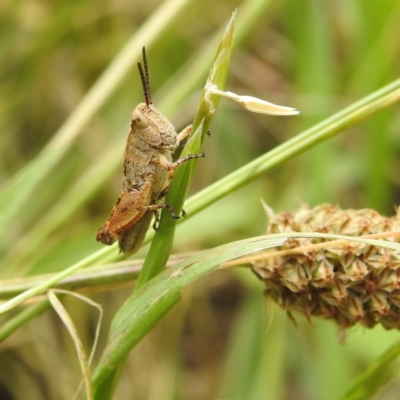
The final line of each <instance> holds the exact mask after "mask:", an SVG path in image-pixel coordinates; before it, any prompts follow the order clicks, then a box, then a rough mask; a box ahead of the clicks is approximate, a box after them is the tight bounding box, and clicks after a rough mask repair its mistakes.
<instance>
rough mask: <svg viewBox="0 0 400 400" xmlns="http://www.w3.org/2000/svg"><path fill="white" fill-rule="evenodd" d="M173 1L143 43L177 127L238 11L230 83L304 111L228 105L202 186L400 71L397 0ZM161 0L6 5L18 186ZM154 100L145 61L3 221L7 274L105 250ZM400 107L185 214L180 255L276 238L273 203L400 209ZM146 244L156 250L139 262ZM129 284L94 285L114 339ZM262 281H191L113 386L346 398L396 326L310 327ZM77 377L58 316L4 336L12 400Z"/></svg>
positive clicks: (156, 91)
mask: <svg viewBox="0 0 400 400" xmlns="http://www.w3.org/2000/svg"><path fill="white" fill-rule="evenodd" d="M170 3H171V9H172V7H173V4H176V3H182V4H183V3H185V4H184V6H183V7H182V9H181V11H180V12H179V13H177V14H176V15H174V16H173V18H172V19H171V22H169V23H168V25H167V26H166V28H165V29H164V31H163V32H162V34H159V35H158V36H156V38H155V39H154V41H151V43H140V45H139V46H138V54H139V52H140V47H141V46H142V45H146V46H147V52H148V61H149V68H150V79H151V85H152V92H153V100H154V103H155V105H156V107H158V108H159V109H160V111H161V112H163V113H164V114H165V115H166V116H167V117H168V118H169V119H170V120H171V121H172V122H173V124H174V125H175V126H176V127H177V129H181V128H183V127H184V126H186V125H187V124H189V123H190V122H191V120H192V118H193V114H194V111H195V110H196V106H197V102H198V98H199V95H200V93H201V90H202V88H203V86H204V80H205V78H206V76H207V67H206V68H205V69H204V73H202V72H200V74H199V75H197V72H196V71H197V70H198V69H200V70H201V67H202V66H203V65H204V63H206V65H208V68H209V67H210V65H211V61H204V59H203V58H201V57H200V55H201V52H202V51H204V52H205V54H208V56H209V57H210V60H212V57H213V56H214V54H215V51H216V45H215V46H214V47H211V48H210V49H207V46H211V45H212V44H213V42H212V38H213V36H214V35H216V37H217V38H218V37H219V35H220V34H218V32H220V30H221V29H223V28H224V27H225V25H226V23H227V21H228V20H229V18H230V16H231V13H232V12H233V11H234V10H235V8H238V25H240V26H241V27H242V28H240V29H238V35H237V40H236V45H235V49H234V52H233V55H232V62H231V71H230V78H229V80H228V84H227V87H226V90H229V91H232V92H235V93H238V94H248V95H253V96H256V97H259V98H262V99H265V100H268V101H271V102H274V103H277V104H281V105H287V106H292V107H296V108H297V109H299V110H300V111H301V114H300V116H298V117H289V118H284V117H270V116H265V115H256V114H251V113H249V112H247V111H246V110H244V109H242V108H240V107H239V106H238V105H237V104H235V103H232V102H230V101H229V100H226V99H223V100H222V101H221V103H220V106H219V109H218V112H217V113H216V115H215V117H214V120H213V124H212V126H211V134H212V135H211V138H208V139H207V141H206V145H205V149H204V150H205V152H206V159H205V160H201V161H200V162H199V164H198V170H197V172H196V177H195V180H194V184H193V186H192V192H193V193H195V192H197V191H199V190H201V189H202V188H204V187H207V186H208V185H209V184H211V183H213V182H215V181H216V180H218V179H219V178H221V177H223V176H225V175H227V174H228V173H230V172H232V171H234V170H236V169H237V168H239V167H240V166H242V165H244V164H246V163H247V162H250V161H251V160H253V159H254V158H256V157H258V156H259V155H261V154H263V153H265V152H267V151H268V150H270V149H272V148H274V147H275V146H277V145H278V144H279V143H282V142H284V141H285V140H286V139H288V138H290V137H293V136H295V135H296V134H298V133H299V132H301V131H302V130H304V129H306V128H308V127H310V126H312V125H314V124H315V123H317V122H319V121H321V120H323V119H324V118H326V117H328V116H330V115H332V114H333V113H335V112H336V111H338V110H340V109H342V108H344V107H345V106H347V105H349V104H351V103H352V102H354V101H356V100H358V99H360V98H361V97H364V96H366V95H367V94H369V93H371V92H373V91H374V90H376V89H378V88H380V87H382V86H383V85H385V84H387V83H389V82H391V81H392V80H394V79H397V78H398V77H399V71H400V56H399V53H400V52H399V50H400V41H399V40H398V38H399V37H400V3H399V2H398V1H396V0H381V1H379V2H373V1H364V0H350V1H349V0H335V1H334V0H330V1H324V2H322V1H317V0H286V1H276V0H270V1H266V0H263V1H261V0H248V1H238V0H234V1H233V0H220V1H217V2H215V1H202V2H195V1H191V0H186V1H184V0H180V1H170ZM162 4H164V3H163V2H160V1H149V0H147V1H141V0H132V1H127V0H117V1H111V0H108V1H106V0H97V1H94V0H79V1H78V0H71V1H58V2H40V1H34V0H20V1H9V0H5V1H3V2H2V3H1V4H0V32H1V35H0V59H1V60H2V62H1V63H0V79H1V85H0V130H1V135H0V183H1V186H2V187H3V188H4V187H7V185H8V184H9V183H10V182H12V181H13V179H14V177H15V176H16V174H17V173H18V172H19V171H20V170H21V169H22V168H24V167H25V166H26V165H29V164H28V163H29V162H31V161H32V160H35V159H37V157H38V155H39V154H41V152H43V149H45V151H50V152H51V151H52V150H51V149H52V148H51V147H49V145H48V144H49V143H54V134H55V132H56V131H57V130H58V129H59V127H60V126H62V124H63V123H64V122H65V121H66V120H67V118H68V117H69V116H70V115H71V114H72V113H73V112H74V110H76V107H77V105H78V104H79V102H80V100H81V99H82V98H83V96H84V95H85V93H87V91H88V90H89V89H90V88H91V87H92V85H93V84H95V82H96V81H97V79H98V78H99V76H100V75H101V74H102V72H103V71H104V70H105V68H107V66H108V65H109V63H111V62H112V61H113V60H114V58H115V56H116V54H117V53H118V52H119V51H120V50H121V48H123V46H125V45H126V43H127V42H128V41H129V40H130V38H131V37H132V35H135V32H137V31H138V30H139V29H140V28H141V27H142V26H143V25H144V24H145V23H146V22H148V21H149V20H150V18H151V16H152V15H153V13H154V12H155V11H156V10H157V9H158V8H159V7H160V6H161V5H162ZM157 29H158V26H156V25H155V26H154V27H153V31H154V32H156V31H157ZM137 60H139V56H138V57H137ZM207 62H208V64H207ZM142 97H143V95H142V89H141V86H140V80H139V76H138V73H137V68H136V65H135V63H133V65H132V67H131V68H130V69H129V71H128V73H127V74H126V76H123V77H121V82H120V84H118V85H117V86H116V89H115V90H114V91H112V93H111V94H110V95H108V96H107V97H106V99H105V101H104V104H102V106H101V107H100V108H99V109H98V110H96V112H95V113H94V115H93V116H91V118H90V119H89V121H88V122H87V123H86V124H85V125H84V127H83V129H81V130H79V134H77V136H76V138H75V140H73V141H72V140H71V141H70V142H69V144H68V146H69V147H68V149H67V151H66V154H65V155H64V157H63V158H62V159H61V161H60V162H58V163H57V164H55V165H54V166H53V167H52V170H51V172H50V173H49V174H48V175H47V176H46V177H45V179H43V180H42V182H41V183H40V185H39V186H38V187H37V188H36V189H35V191H34V192H33V194H32V195H31V196H30V197H29V200H28V201H27V202H26V204H25V206H24V209H23V212H21V213H18V215H16V217H15V218H14V219H13V220H12V221H11V222H10V223H8V224H7V226H5V227H2V229H4V234H3V235H2V238H1V241H0V256H1V260H2V272H1V274H2V275H3V277H10V276H14V277H17V276H22V275H33V274H38V273H47V272H52V271H57V270H61V269H63V268H65V267H67V266H68V265H70V264H71V263H73V262H76V261H78V260H80V259H81V258H83V257H85V256H87V255H88V254H90V253H92V252H94V251H96V250H98V249H100V248H101V245H100V244H99V243H97V242H96V241H95V234H96V231H97V229H98V228H99V227H100V225H102V223H103V222H104V221H105V219H106V218H107V217H108V213H109V211H110V209H111V207H112V205H113V204H114V201H115V199H116V198H117V196H118V194H119V193H120V190H121V189H120V188H121V164H122V153H123V148H124V140H125V138H126V135H127V133H128V128H129V117H130V113H131V111H132V109H133V108H134V106H136V105H137V103H139V102H140V101H142ZM398 111H399V107H398V106H397V105H396V106H394V107H391V108H389V109H387V110H385V111H384V112H381V113H379V114H378V115H376V116H374V117H373V118H371V119H369V120H368V121H365V122H363V123H362V124H360V125H358V126H356V127H355V128H351V130H349V131H347V132H345V133H343V134H342V135H340V136H339V137H337V138H335V139H333V140H330V141H329V142H327V143H324V144H322V145H319V146H318V147H317V148H315V149H311V150H310V151H308V152H307V153H306V154H304V155H302V156H300V157H297V158H295V159H293V160H291V161H290V162H288V163H287V164H286V165H285V166H284V167H282V168H279V169H278V170H276V171H274V172H273V173H272V174H270V175H268V176H265V177H263V178H262V179H258V180H257V181H256V182H253V183H252V184H250V185H248V186H246V187H245V188H243V189H241V190H239V191H237V192H235V193H233V194H231V195H229V196H227V197H226V198H225V199H223V200H220V201H219V202H217V203H216V204H214V205H213V206H211V207H209V208H208V209H207V210H205V211H202V212H201V213H200V214H198V215H196V216H194V217H193V218H191V219H188V220H187V221H186V222H185V223H184V224H182V225H180V226H179V227H178V229H177V235H176V240H175V248H174V252H177V253H178V252H189V251H195V250H199V249H204V248H209V247H213V246H217V245H219V244H223V243H227V242H229V241H233V240H238V239H242V238H246V237H250V236H253V235H259V234H262V233H263V232H264V231H265V225H266V222H267V221H266V217H265V215H264V212H263V209H262V206H261V203H260V199H264V200H265V201H266V202H267V203H268V204H269V205H270V206H272V207H273V208H274V209H275V210H276V211H280V210H284V209H295V208H297V207H298V206H299V203H300V202H302V201H304V202H307V203H309V204H310V205H311V206H314V205H316V204H320V203H323V202H330V203H336V204H339V205H341V206H342V207H343V208H364V207H368V208H375V209H376V210H378V211H379V212H381V213H384V214H387V215H392V214H393V212H394V211H393V206H394V205H395V204H398V203H399V189H398V188H399V183H400V179H399V177H398V176H397V173H396V171H398V170H399V158H398V153H399V148H400V135H399V130H400V118H399V115H400V114H399V112H398ZM52 138H53V139H52ZM52 140H53V141H52ZM46 146H47V147H46ZM50 146H51V145H50ZM0 213H1V210H0ZM145 253H146V248H144V249H143V250H142V251H141V252H140V253H139V254H138V257H141V256H143V255H145ZM130 291H131V288H127V289H119V290H114V291H109V292H106V293H102V294H97V295H94V296H92V298H93V299H94V300H95V301H97V302H98V303H100V304H102V305H103V307H104V310H105V322H104V327H103V328H102V335H101V338H100V346H104V344H105V341H106V332H107V327H108V324H109V322H110V319H111V318H112V316H113V315H114V313H115V312H116V310H117V309H118V307H119V306H120V305H121V304H122V302H123V301H124V299H125V298H126V296H127V295H128V293H130ZM261 293H262V284H261V283H259V282H258V281H257V279H256V278H255V277H254V276H253V275H252V274H251V273H250V272H249V271H247V270H233V271H220V272H218V273H215V274H212V275H211V276H209V277H207V278H205V279H202V280H200V281H198V282H196V283H195V284H192V285H191V286H190V287H189V288H187V290H185V291H184V295H183V299H182V301H181V302H180V303H179V304H178V307H176V308H175V309H174V310H173V311H172V312H171V313H170V314H168V315H167V317H166V318H165V319H164V320H163V321H162V323H161V324H159V326H157V327H156V328H155V329H154V330H153V331H152V332H151V334H150V335H149V336H148V337H147V338H146V339H145V340H143V341H142V343H141V344H140V345H139V346H138V347H137V348H135V350H134V351H133V352H132V354H131V356H130V358H129V360H128V362H127V366H126V368H125V370H124V375H123V377H122V379H121V382H120V384H119V386H118V389H117V393H116V395H115V398H118V399H128V398H129V399H130V398H134V399H157V400H162V399H211V398H221V399H238V400H239V399H293V398H296V399H300V400H301V399H318V400H324V399H337V398H339V397H340V396H341V395H343V393H344V392H345V391H346V389H347V388H348V387H349V386H350V385H351V382H352V381H354V379H355V378H356V377H357V374H358V373H360V372H361V371H363V369H364V368H365V367H366V366H367V365H368V364H369V363H370V362H371V361H372V360H374V358H375V357H377V356H378V355H379V354H381V353H382V352H383V351H384V350H385V349H387V348H388V347H389V346H390V344H391V343H393V342H394V341H396V340H397V338H398V333H397V332H385V331H383V329H381V328H380V327H378V328H376V329H374V330H371V331H367V330H364V329H362V328H356V329H353V330H351V331H350V332H348V335H347V339H346V341H345V344H344V345H341V344H340V343H339V342H340V341H341V338H340V337H339V336H340V335H337V332H336V328H335V326H334V325H333V324H331V323H327V322H321V321H313V324H310V323H308V322H306V321H303V320H302V319H301V318H298V320H297V327H296V326H294V324H293V323H291V322H290V321H289V319H288V318H287V317H286V316H285V315H284V314H283V313H282V312H281V311H280V310H279V309H276V308H275V307H273V306H271V305H269V304H268V306H267V308H265V307H264V300H263V298H262V295H261ZM65 304H66V306H67V308H68V311H69V312H70V313H71V315H72V317H73V319H74V322H75V323H76V325H77V327H78V330H79V333H80V335H81V337H82V340H83V341H84V343H85V344H86V345H87V346H88V347H89V346H90V344H91V343H92V341H93V333H94V329H95V324H96V318H97V313H96V312H95V311H94V310H93V309H91V308H89V307H86V306H83V305H82V303H80V302H78V301H77V300H76V299H65ZM271 317H272V320H271ZM79 380H80V370H79V366H78V362H77V357H76V355H75V351H74V348H73V344H72V341H71V340H70V338H69V336H68V333H67V332H66V330H65V328H64V327H63V326H62V324H61V323H60V322H59V319H58V317H57V315H56V314H55V313H54V312H53V311H49V312H47V313H45V314H43V315H42V316H40V317H39V318H37V319H35V320H33V321H31V322H30V323H28V324H27V325H26V326H25V327H23V328H22V329H20V330H19V331H18V332H16V333H15V334H14V335H13V336H11V337H10V338H9V339H8V340H7V341H5V342H4V343H2V352H1V353H0V398H1V399H5V400H6V399H27V398H29V399H43V398H46V399H47V398H48V399H69V398H71V397H72V395H73V393H74V391H75V389H76V388H77V386H78V384H79ZM399 389H400V382H398V381H393V382H391V383H390V384H389V385H388V386H387V387H386V389H385V390H384V391H382V392H380V393H379V395H378V397H377V398H379V399H385V400H386V399H398V391H399Z"/></svg>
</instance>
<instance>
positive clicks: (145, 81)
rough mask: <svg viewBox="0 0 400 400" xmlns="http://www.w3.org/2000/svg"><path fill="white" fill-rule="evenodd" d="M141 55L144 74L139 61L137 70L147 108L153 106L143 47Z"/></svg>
mask: <svg viewBox="0 0 400 400" xmlns="http://www.w3.org/2000/svg"><path fill="white" fill-rule="evenodd" d="M142 55H143V65H144V72H143V68H142V64H141V63H140V61H139V62H138V68H139V73H140V79H141V80H142V86H143V92H144V98H145V100H146V105H147V106H149V105H150V104H153V102H152V101H151V94H150V81H149V68H148V66H147V57H146V48H145V47H144V46H143V48H142Z"/></svg>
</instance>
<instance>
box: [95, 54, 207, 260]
mask: <svg viewBox="0 0 400 400" xmlns="http://www.w3.org/2000/svg"><path fill="white" fill-rule="evenodd" d="M143 61H144V66H145V73H143V71H142V68H141V65H140V63H138V65H139V71H140V74H141V77H142V83H143V89H144V93H145V99H146V103H140V104H139V105H138V106H137V107H136V108H135V109H134V110H133V112H132V117H131V130H130V132H129V135H128V139H127V143H126V147H125V152H124V164H123V174H124V176H123V180H122V187H123V192H122V194H121V195H120V196H119V198H118V200H117V202H116V204H115V206H114V208H113V210H112V212H111V215H110V217H109V218H108V220H107V221H106V223H105V224H104V225H103V226H102V227H101V228H100V229H99V231H98V233H97V236H96V239H97V240H98V241H100V242H102V243H104V244H106V245H111V244H112V243H114V242H115V241H116V240H118V244H119V247H120V249H121V251H123V252H124V253H130V254H133V253H135V252H136V251H137V250H138V249H139V248H140V245H141V243H142V242H143V239H144V237H145V234H146V232H147V230H148V228H149V226H150V223H151V219H152V213H157V210H159V209H160V208H167V209H169V211H170V212H171V214H172V216H173V217H174V218H179V216H177V215H176V213H175V210H174V209H173V207H172V206H170V205H168V204H166V203H160V202H159V201H160V200H161V198H162V197H163V193H165V192H166V190H167V188H168V186H169V183H170V181H171V179H172V175H173V170H174V169H175V168H176V167H177V166H178V165H180V164H182V163H183V162H185V161H188V160H191V159H193V158H198V157H204V154H199V155H193V156H187V157H184V158H181V159H179V160H177V161H175V162H172V155H171V153H172V152H174V151H175V150H176V148H177V147H178V145H179V143H180V141H181V140H182V139H183V138H185V137H186V136H187V135H188V134H189V133H190V132H191V129H192V128H191V126H188V127H187V128H185V129H184V130H183V131H182V132H181V133H180V134H177V132H176V130H175V128H174V127H173V125H172V124H171V123H170V122H169V121H168V119H167V118H166V117H164V116H163V115H162V114H161V113H160V112H159V111H158V110H157V109H156V108H155V107H154V106H153V105H152V102H151V97H150V89H149V82H148V71H147V62H146V54H145V51H144V48H143Z"/></svg>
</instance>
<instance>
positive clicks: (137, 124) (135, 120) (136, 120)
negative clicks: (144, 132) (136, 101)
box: [131, 108, 149, 129]
mask: <svg viewBox="0 0 400 400" xmlns="http://www.w3.org/2000/svg"><path fill="white" fill-rule="evenodd" d="M148 126H149V121H148V120H147V118H146V117H145V116H144V114H143V113H142V112H141V111H140V110H138V109H136V108H135V109H134V110H133V112H132V116H131V127H132V128H140V129H144V128H147V127H148Z"/></svg>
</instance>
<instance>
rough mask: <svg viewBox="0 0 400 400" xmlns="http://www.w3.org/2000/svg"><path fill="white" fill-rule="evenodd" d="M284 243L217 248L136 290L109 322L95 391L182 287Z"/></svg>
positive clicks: (257, 241) (266, 240) (265, 239)
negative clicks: (227, 263)
mask: <svg viewBox="0 0 400 400" xmlns="http://www.w3.org/2000/svg"><path fill="white" fill-rule="evenodd" d="M284 240H285V239H284V238H283V239H282V238H280V239H276V238H273V239H271V236H260V237H258V238H251V239H245V240H242V241H239V242H235V243H230V244H226V245H223V246H220V247H216V248H214V249H212V250H208V251H205V252H203V253H201V254H199V255H196V256H194V257H191V258H189V259H188V260H186V261H184V262H182V263H180V264H178V265H176V266H175V267H173V268H171V269H168V270H167V271H164V272H163V273H161V274H159V275H158V276H157V277H155V278H154V279H152V280H151V281H149V282H148V283H146V284H145V285H143V286H142V287H141V288H139V289H138V290H136V291H135V292H134V294H133V296H131V297H130V298H129V299H128V300H127V301H126V302H125V304H124V305H123V306H122V308H121V309H120V310H119V312H118V314H117V315H116V316H115V318H114V320H113V322H112V326H111V330H110V338H109V342H108V346H107V348H106V350H105V353H104V355H103V357H102V359H101V361H100V364H99V365H98V367H97V369H96V371H95V373H94V375H93V386H94V389H95V390H98V389H99V387H100V385H102V384H103V382H105V380H106V379H107V377H108V376H109V375H110V374H111V373H112V371H113V370H114V369H115V368H117V367H118V365H119V363H120V362H121V361H122V360H124V359H125V357H126V355H127V354H128V353H129V351H130V350H131V349H132V347H134V346H135V345H136V344H137V343H138V342H139V341H140V340H141V339H142V338H143V337H144V336H145V335H146V333H147V332H148V331H149V330H150V329H151V328H152V327H153V326H154V325H155V324H156V323H157V322H158V321H159V320H160V318H162V317H163V316H164V315H165V313H166V312H168V310H170V309H171V308H172V307H173V306H174V304H175V303H176V302H177V301H178V300H179V298H180V293H181V290H182V289H183V287H184V286H186V285H187V284H189V283H190V282H192V281H193V280H196V279H198V278H200V277H201V276H204V275H205V274H208V273H209V272H211V271H213V270H214V269H216V268H218V265H220V264H221V263H223V262H225V261H228V260H231V259H233V258H236V257H240V256H241V255H245V254H249V253H251V252H255V251H258V250H261V249H263V248H269V247H274V246H279V245H281V244H282V243H283V241H284ZM96 398H97V397H96Z"/></svg>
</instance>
